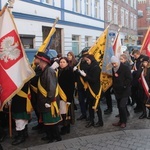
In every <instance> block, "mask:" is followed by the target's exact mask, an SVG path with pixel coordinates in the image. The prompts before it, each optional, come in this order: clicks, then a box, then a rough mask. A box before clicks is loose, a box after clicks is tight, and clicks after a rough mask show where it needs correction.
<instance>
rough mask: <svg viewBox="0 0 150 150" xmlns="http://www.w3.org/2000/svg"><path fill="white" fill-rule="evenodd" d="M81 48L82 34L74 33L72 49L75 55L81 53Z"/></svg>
mask: <svg viewBox="0 0 150 150" xmlns="http://www.w3.org/2000/svg"><path fill="white" fill-rule="evenodd" d="M79 49H80V36H78V35H72V51H73V53H74V54H75V55H78V54H79Z"/></svg>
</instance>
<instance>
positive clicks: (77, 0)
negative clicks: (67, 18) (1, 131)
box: [74, 0, 81, 13]
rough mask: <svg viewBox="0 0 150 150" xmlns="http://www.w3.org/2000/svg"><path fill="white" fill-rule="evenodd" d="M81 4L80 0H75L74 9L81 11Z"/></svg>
mask: <svg viewBox="0 0 150 150" xmlns="http://www.w3.org/2000/svg"><path fill="white" fill-rule="evenodd" d="M80 8H81V5H80V0H74V11H75V12H78V13H79V12H80V10H81V9H80Z"/></svg>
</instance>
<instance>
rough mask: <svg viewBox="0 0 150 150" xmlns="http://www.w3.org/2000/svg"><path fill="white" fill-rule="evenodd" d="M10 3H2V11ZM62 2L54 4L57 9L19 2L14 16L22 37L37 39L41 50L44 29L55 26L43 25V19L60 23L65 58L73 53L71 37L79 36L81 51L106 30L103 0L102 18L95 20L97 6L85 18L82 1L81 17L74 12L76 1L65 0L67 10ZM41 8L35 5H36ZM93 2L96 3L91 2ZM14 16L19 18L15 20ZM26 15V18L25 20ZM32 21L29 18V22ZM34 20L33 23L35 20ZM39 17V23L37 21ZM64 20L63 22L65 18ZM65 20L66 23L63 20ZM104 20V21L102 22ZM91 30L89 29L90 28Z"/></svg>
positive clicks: (58, 0) (14, 10)
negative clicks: (86, 41)
mask: <svg viewBox="0 0 150 150" xmlns="http://www.w3.org/2000/svg"><path fill="white" fill-rule="evenodd" d="M6 1H7V0H0V4H1V7H2V6H4V5H5V3H6ZM62 1H63V0H54V2H53V4H54V6H49V5H46V4H41V5H40V3H38V2H40V0H39V1H38V0H36V1H34V3H32V0H30V2H29V0H27V1H25V0H22V1H20V0H16V1H15V3H14V7H13V9H12V12H13V13H14V18H15V19H14V20H15V23H16V26H17V29H18V32H19V34H25V35H35V39H34V41H35V43H34V47H35V48H38V47H39V46H40V45H41V44H42V42H43V41H42V40H43V37H42V26H47V27H52V25H53V22H51V23H49V22H48V21H45V20H44V21H43V19H56V17H59V19H60V21H58V23H57V24H56V28H61V29H62V34H61V36H62V40H61V45H62V53H63V54H66V53H67V52H68V51H70V50H72V35H79V36H80V50H81V49H83V48H84V47H85V36H89V37H92V40H91V41H92V42H93V43H94V42H95V40H96V37H98V36H99V35H100V34H101V33H102V32H103V29H104V20H103V19H104V0H100V18H99V19H95V18H93V16H94V3H92V5H91V6H92V8H91V9H92V11H91V16H85V15H84V14H85V4H84V0H81V11H82V14H81V15H80V14H79V13H75V12H72V10H73V0H64V3H63V4H64V8H61V6H62V5H63V4H61V2H62ZM36 2H37V3H38V4H35V3H36ZM91 2H94V0H92V1H91ZM15 14H17V15H18V16H19V17H18V16H17V17H16V16H15ZM24 15H27V16H24ZM29 17H30V18H29ZM32 17H33V19H32ZM35 17H38V18H39V20H34V19H35ZM63 17H64V18H63ZM63 19H64V20H63ZM100 19H101V20H100ZM88 27H89V28H88Z"/></svg>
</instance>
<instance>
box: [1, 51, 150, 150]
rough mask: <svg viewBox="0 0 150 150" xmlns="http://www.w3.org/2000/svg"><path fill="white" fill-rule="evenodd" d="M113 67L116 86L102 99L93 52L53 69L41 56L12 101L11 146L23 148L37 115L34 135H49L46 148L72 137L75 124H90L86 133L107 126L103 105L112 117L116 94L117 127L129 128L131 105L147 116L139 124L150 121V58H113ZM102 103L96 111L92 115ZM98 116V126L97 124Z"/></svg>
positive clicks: (57, 61)
mask: <svg viewBox="0 0 150 150" xmlns="http://www.w3.org/2000/svg"><path fill="white" fill-rule="evenodd" d="M110 61H111V65H112V80H113V84H112V86H111V87H109V89H108V90H107V91H106V92H104V93H102V94H101V97H99V94H100V87H101V81H100V75H101V69H100V67H99V64H98V62H97V61H96V60H95V58H94V56H93V55H91V54H88V49H85V50H83V51H82V56H81V58H79V60H76V58H75V55H74V54H73V52H71V51H70V52H68V53H67V56H66V57H62V56H60V57H59V58H57V59H55V60H54V61H53V64H52V60H50V58H49V56H47V55H46V54H45V53H43V52H38V53H37V54H36V55H35V58H34V65H33V66H34V70H35V73H36V76H35V77H33V78H32V79H31V80H30V81H29V82H27V83H25V84H24V86H23V88H22V89H21V90H20V91H19V93H17V94H16V95H15V96H14V97H13V98H12V101H11V111H12V118H13V121H14V127H15V130H16V135H15V136H13V137H14V138H13V141H12V145H18V144H20V143H22V142H24V141H25V140H26V138H27V137H28V123H29V122H30V121H31V112H32V109H33V110H34V112H35V114H36V117H37V122H38V124H37V125H36V126H34V127H33V128H32V130H38V132H45V136H44V137H41V140H44V141H46V142H47V143H51V142H54V141H61V140H62V135H65V134H69V133H70V132H71V125H72V124H75V120H77V121H78V120H86V121H87V124H86V126H85V128H90V127H91V126H94V127H102V126H104V122H103V115H102V110H101V107H100V99H102V97H105V99H106V105H107V109H106V110H104V114H105V115H108V114H111V113H112V111H113V106H112V98H111V93H112V92H113V93H114V95H115V98H116V101H117V107H118V115H117V116H116V117H118V118H119V120H118V122H116V123H113V124H112V125H113V126H120V127H121V128H125V127H126V125H127V118H128V116H129V115H130V113H129V111H128V108H127V104H130V105H134V104H136V107H135V108H134V112H135V113H137V112H141V113H142V114H141V115H140V116H139V119H143V118H148V119H150V109H149V107H147V106H148V103H149V101H148V100H149V96H148V95H149V91H150V90H149V88H150V62H149V57H148V56H145V55H142V54H140V52H139V51H138V50H133V51H132V53H131V54H130V55H129V54H128V53H126V52H125V53H123V54H121V55H120V57H119V58H118V57H116V56H112V57H111V60H110ZM29 93H31V97H29ZM75 94H76V95H77V96H78V100H79V106H80V110H81V115H80V116H79V117H78V118H77V119H75V113H74V110H75V109H77V107H76V105H75V102H74V97H75ZM29 99H31V100H29ZM98 99H99V100H98ZM97 100H98V104H97V105H96V109H93V106H95V104H96V102H97ZM146 104H147V105H146ZM147 109H148V113H147ZM6 114H8V112H7V111H6V113H5V112H1V113H0V126H1V127H0V142H2V141H3V140H4V139H5V137H6V132H5V131H4V129H3V123H4V122H2V120H3V117H4V115H6ZM96 114H97V118H98V121H97V122H96V123H95V115H96ZM7 123H8V122H7ZM7 123H6V124H7ZM0 150H2V147H0Z"/></svg>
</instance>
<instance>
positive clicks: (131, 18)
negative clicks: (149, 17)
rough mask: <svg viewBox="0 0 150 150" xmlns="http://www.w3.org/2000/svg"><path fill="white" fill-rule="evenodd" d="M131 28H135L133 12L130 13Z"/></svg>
mask: <svg viewBox="0 0 150 150" xmlns="http://www.w3.org/2000/svg"><path fill="white" fill-rule="evenodd" d="M130 28H131V29H133V14H131V15H130Z"/></svg>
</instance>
